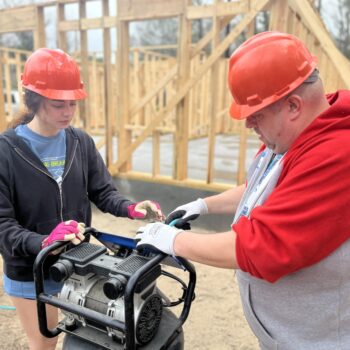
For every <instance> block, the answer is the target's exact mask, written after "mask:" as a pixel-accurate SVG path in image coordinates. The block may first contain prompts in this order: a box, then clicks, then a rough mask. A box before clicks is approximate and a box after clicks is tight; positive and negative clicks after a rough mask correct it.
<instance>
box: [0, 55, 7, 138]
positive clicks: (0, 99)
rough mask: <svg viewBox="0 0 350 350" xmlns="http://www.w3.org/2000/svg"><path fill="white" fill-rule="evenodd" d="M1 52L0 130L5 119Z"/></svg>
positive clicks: (1, 130)
mask: <svg viewBox="0 0 350 350" xmlns="http://www.w3.org/2000/svg"><path fill="white" fill-rule="evenodd" d="M2 55H3V52H1V51H0V132H3V131H4V130H5V129H6V126H7V121H6V114H5V99H4V93H3V91H4V86H3V84H2V81H3V76H2V71H3V70H2V65H3V63H4V62H3V59H2V58H3V57H2Z"/></svg>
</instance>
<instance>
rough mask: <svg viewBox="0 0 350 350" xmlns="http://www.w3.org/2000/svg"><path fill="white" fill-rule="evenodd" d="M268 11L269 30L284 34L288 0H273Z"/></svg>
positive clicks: (286, 23) (286, 22)
mask: <svg viewBox="0 0 350 350" xmlns="http://www.w3.org/2000/svg"><path fill="white" fill-rule="evenodd" d="M270 10H271V15H270V22H269V30H278V31H280V32H286V31H287V25H288V14H289V6H288V0H274V1H273V2H272V3H271V8H270Z"/></svg>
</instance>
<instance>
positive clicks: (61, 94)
mask: <svg viewBox="0 0 350 350" xmlns="http://www.w3.org/2000/svg"><path fill="white" fill-rule="evenodd" d="M23 87H24V88H26V89H28V90H31V91H34V92H36V93H37V94H39V95H41V96H44V97H46V98H48V99H50V100H64V101H67V100H69V101H72V100H83V99H85V98H86V97H87V93H86V92H85V91H84V90H83V89H76V90H51V89H38V88H36V87H33V86H31V85H28V86H24V85H23Z"/></svg>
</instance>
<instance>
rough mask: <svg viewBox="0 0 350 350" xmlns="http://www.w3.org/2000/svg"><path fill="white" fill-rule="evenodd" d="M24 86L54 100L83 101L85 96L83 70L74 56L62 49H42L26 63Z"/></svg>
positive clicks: (23, 76)
mask: <svg viewBox="0 0 350 350" xmlns="http://www.w3.org/2000/svg"><path fill="white" fill-rule="evenodd" d="M21 79H22V86H23V87H24V88H26V89H28V90H31V91H34V92H36V93H38V94H39V95H42V96H45V97H47V98H49V99H53V100H81V99H83V98H85V97H86V92H85V91H84V89H83V83H82V81H81V80H80V71H79V67H78V65H77V63H76V62H75V61H74V60H73V58H72V57H70V56H69V55H67V54H66V53H65V52H63V51H62V50H51V49H46V48H41V49H38V50H36V51H34V52H33V53H32V54H31V55H30V56H29V57H28V59H27V61H26V63H25V64H24V71H23V74H22V77H21Z"/></svg>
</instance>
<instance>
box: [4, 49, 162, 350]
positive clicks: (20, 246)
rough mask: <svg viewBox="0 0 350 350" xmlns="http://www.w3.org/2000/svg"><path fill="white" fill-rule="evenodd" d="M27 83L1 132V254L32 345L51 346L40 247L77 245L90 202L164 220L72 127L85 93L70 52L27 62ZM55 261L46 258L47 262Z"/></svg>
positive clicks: (51, 317)
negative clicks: (38, 273)
mask: <svg viewBox="0 0 350 350" xmlns="http://www.w3.org/2000/svg"><path fill="white" fill-rule="evenodd" d="M22 86H23V90H24V103H25V105H26V107H27V111H26V112H25V113H24V114H23V115H21V116H20V118H19V119H18V120H17V121H16V122H15V123H14V125H13V127H12V128H10V129H8V130H7V131H5V132H4V133H3V134H2V135H0V252H1V255H2V257H3V262H4V289H5V292H6V293H7V294H8V295H9V296H10V298H11V300H12V302H13V304H14V306H15V307H16V310H17V314H18V317H19V319H20V322H21V324H22V326H23V328H24V330H25V332H26V334H27V336H28V340H29V347H30V349H31V350H44V349H45V350H49V349H54V348H55V346H56V343H57V338H53V339H49V338H45V337H43V336H42V335H41V333H40V331H39V328H38V322H37V316H36V302H35V300H34V299H35V287H34V282H33V263H34V260H35V257H36V255H37V254H38V252H39V251H40V250H41V249H42V248H43V247H45V246H47V245H50V244H51V243H53V242H55V241H57V240H69V241H72V243H74V244H78V243H80V242H81V240H82V239H84V236H83V235H82V232H83V230H84V224H85V225H86V226H90V224H91V204H90V203H91V202H92V203H94V204H95V205H96V206H97V207H98V208H99V209H100V210H101V211H103V212H108V213H111V214H113V215H115V216H123V217H129V218H131V219H136V218H137V219H149V218H155V219H158V220H162V219H163V218H164V217H163V214H162V211H161V209H160V206H159V204H158V203H156V202H152V201H149V200H147V201H143V202H140V203H133V202H131V201H130V200H128V199H126V198H125V197H123V196H122V195H121V194H120V193H119V192H118V190H117V189H116V187H115V185H114V183H113V180H112V178H111V176H110V174H109V172H108V170H107V168H106V166H105V164H104V162H103V159H102V158H101V156H100V154H99V152H98V150H97V149H96V147H95V144H94V141H93V139H92V138H91V137H90V136H88V135H87V134H86V133H85V132H84V131H82V130H79V129H75V128H73V127H71V126H70V123H71V121H72V118H73V116H74V112H75V110H76V103H77V102H76V101H77V100H80V99H84V98H85V97H86V93H85V91H84V89H83V84H82V82H81V80H80V73H79V68H78V66H77V64H76V62H75V61H74V60H73V59H72V58H71V57H70V56H69V55H67V54H66V53H64V52H63V51H61V50H50V49H46V48H42V49H38V50H37V51H35V52H34V53H33V54H32V55H31V56H30V57H29V58H28V60H27V62H26V63H25V66H24V72H23V76H22ZM56 259H57V256H55V255H52V256H49V257H48V259H47V260H49V261H48V264H47V265H48V266H49V265H51V264H52V263H53V262H54V261H55V260H56ZM46 273H47V272H46ZM60 288H61V285H60V284H57V283H54V282H53V281H52V280H50V279H49V276H48V274H47V280H46V282H45V291H46V292H48V293H51V294H56V293H58V292H59V291H60ZM47 313H48V327H49V328H52V327H54V326H55V325H56V324H57V319H58V313H57V309H56V308H53V307H50V306H48V307H47Z"/></svg>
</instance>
